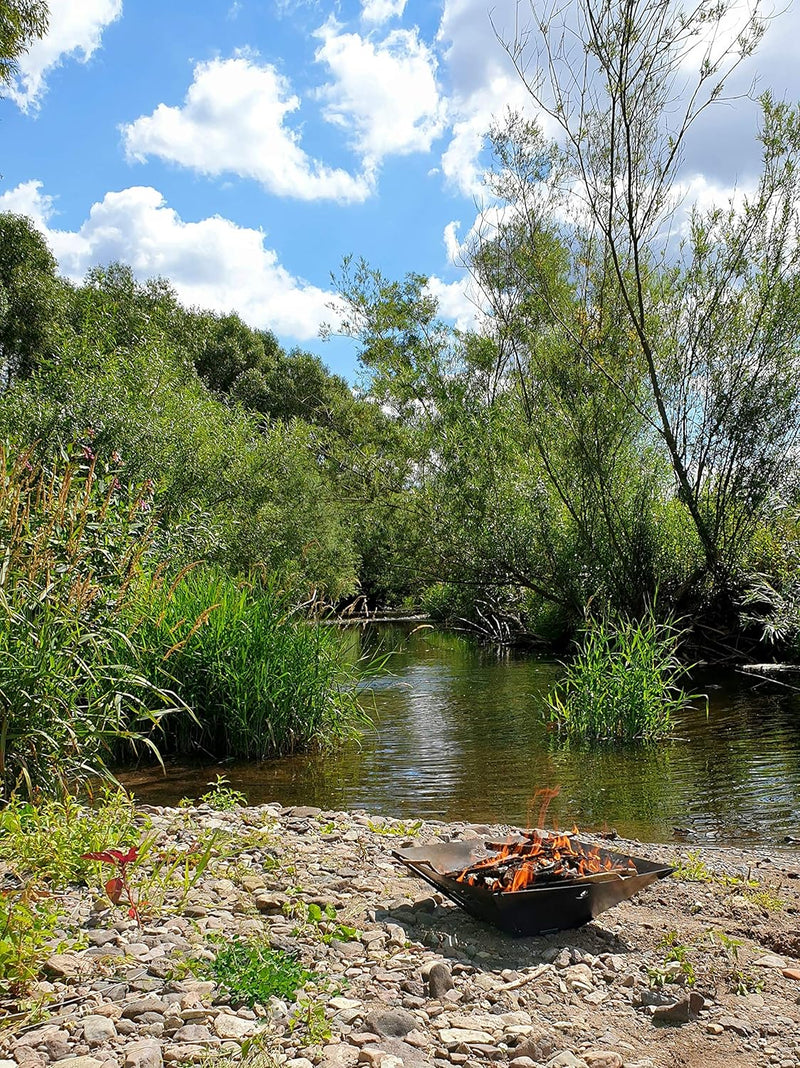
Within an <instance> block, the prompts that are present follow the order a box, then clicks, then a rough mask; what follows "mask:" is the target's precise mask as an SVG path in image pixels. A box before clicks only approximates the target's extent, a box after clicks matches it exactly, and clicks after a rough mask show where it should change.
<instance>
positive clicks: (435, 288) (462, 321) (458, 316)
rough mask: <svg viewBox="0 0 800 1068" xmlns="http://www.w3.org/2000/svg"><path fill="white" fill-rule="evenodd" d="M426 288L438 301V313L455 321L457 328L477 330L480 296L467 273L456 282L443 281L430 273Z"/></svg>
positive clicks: (481, 317)
mask: <svg viewBox="0 0 800 1068" xmlns="http://www.w3.org/2000/svg"><path fill="white" fill-rule="evenodd" d="M427 290H428V292H429V293H430V294H431V296H432V297H435V298H436V300H438V302H439V315H441V317H442V318H443V319H449V320H450V321H451V322H453V323H455V325H456V327H457V328H458V329H459V330H479V329H480V326H481V322H482V320H483V315H482V314H481V310H480V297H479V294H478V292H477V289H476V287H475V284H474V283H473V282H472V279H471V278H470V276H469V275H468V274H465V275H464V276H463V278H460V279H459V280H458V281H456V282H443V281H442V279H441V278H438V277H437V276H436V275H432V276H431V277H430V278H429V279H428V285H427Z"/></svg>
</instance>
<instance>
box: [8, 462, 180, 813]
mask: <svg viewBox="0 0 800 1068" xmlns="http://www.w3.org/2000/svg"><path fill="white" fill-rule="evenodd" d="M149 492H150V487H144V488H142V489H141V490H127V489H125V488H124V487H122V486H121V484H120V483H119V481H118V480H117V478H116V475H115V474H114V473H113V471H111V470H110V469H107V468H102V469H101V468H100V467H99V466H98V464H97V461H96V458H95V457H94V455H93V454H92V452H91V449H90V448H89V447H88V446H85V447H84V448H82V449H80V450H78V452H77V456H73V457H69V456H64V457H62V458H61V459H60V460H59V461H57V462H55V463H54V464H53V465H43V464H40V463H37V462H36V461H35V460H34V458H33V453H32V451H30V452H26V453H23V454H22V455H13V454H11V455H9V454H7V453H6V451H5V450H4V449H3V448H2V446H0V554H1V557H0V799H7V798H8V797H9V796H11V794H13V793H14V792H15V791H19V790H22V791H23V792H24V793H26V794H27V795H29V796H36V795H38V794H53V793H58V792H60V791H63V790H64V789H66V788H67V786H68V785H70V784H72V783H75V782H76V781H79V780H82V779H85V778H86V777H88V776H90V775H94V774H98V773H103V772H104V771H105V766H106V760H107V758H108V757H109V755H111V753H112V751H113V750H115V749H117V748H118V746H119V743H120V741H121V740H123V739H124V740H125V741H126V742H128V743H130V744H133V745H136V744H137V743H138V744H151V742H150V738H149V737H148V735H149V731H150V729H151V728H152V726H153V724H154V723H156V722H157V720H158V718H159V717H160V716H161V715H162V714H164V713H165V712H167V711H170V710H172V709H174V708H176V707H180V700H179V699H178V698H177V697H176V695H175V694H174V693H172V692H171V690H170V688H169V687H168V686H165V685H164V679H163V677H162V678H160V679H159V678H158V676H157V675H153V676H152V677H151V678H149V679H146V678H144V677H143V676H142V675H141V674H140V673H139V672H138V671H137V670H136V668H135V663H134V661H135V657H131V656H125V657H122V658H120V657H119V656H117V655H116V654H117V650H118V649H119V648H121V646H122V645H123V644H124V643H123V642H121V641H120V640H119V637H120V636H119V635H118V634H117V632H116V629H115V628H116V621H117V616H118V610H119V606H120V605H121V604H122V603H124V601H125V598H126V597H127V594H128V590H129V587H130V583H131V580H132V577H133V576H134V575H135V574H136V572H137V570H138V569H139V568H140V566H141V559H142V556H143V555H144V554H145V552H146V550H147V546H148V538H149V527H150V520H149V519H148V518H147V510H148V509H149V507H150V504H149Z"/></svg>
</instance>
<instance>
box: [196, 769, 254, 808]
mask: <svg viewBox="0 0 800 1068" xmlns="http://www.w3.org/2000/svg"><path fill="white" fill-rule="evenodd" d="M206 785H207V786H210V787H211V789H210V790H208V791H206V793H204V794H203V795H202V796H201V798H200V800H201V801H202V802H203V804H205V805H210V806H211V807H212V808H217V809H219V810H220V812H232V811H233V809H236V808H244V806H245V805H246V804H247V796H246V794H243V793H242V791H241V790H232V789H231V786H230V779H227V778H226V777H225V776H224V775H217V777H216V779H215V780H214V782H210V783H207V784H206Z"/></svg>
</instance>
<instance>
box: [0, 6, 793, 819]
mask: <svg viewBox="0 0 800 1068" xmlns="http://www.w3.org/2000/svg"><path fill="white" fill-rule="evenodd" d="M0 16H2V18H0V26H2V36H0V49H1V50H2V57H0V58H1V59H2V67H1V68H0V70H1V72H2V73H0V82H2V81H4V80H7V79H8V78H9V77H10V76H11V73H12V72H13V69H14V64H15V62H16V60H17V59H18V57H19V55H21V54H22V52H23V51H24V50H25V48H26V47H28V46H29V45H30V43H31V42H32V41H33V40H34V39H35V38H36V37H37V36H40V35H41V34H42V33H43V32H44V29H45V27H46V24H47V5H46V3H43V2H36V3H23V4H21V3H19V2H18V0H0ZM729 16H730V18H729ZM559 18H560V19H561V20H562V22H563V25H562V27H561V29H562V30H563V29H564V27H565V26H568V27H569V32H568V33H566V32H560V31H559V29H558V25H559V20H555V21H553V22H546V23H543V24H541V25H539V23H538V22H536V20H535V19H534V25H536V26H537V27H538V30H537V33H538V40H539V46H540V52H539V53H538V54H537V53H536V52H535V48H534V39H535V37H536V35H527V34H526V35H523V36H521V37H520V38H519V39H517V40H509V41H506V42H504V44H505V47H506V50H507V52H508V54H509V56H510V58H511V60H512V62H513V63H514V65H515V66H516V68H517V70H518V71H519V74H520V77H521V78H522V80H523V83H524V85H525V87H526V89H527V91H528V92H529V94H530V96H531V98H532V101H533V103H534V104H535V105H536V107H537V108H539V109H541V110H543V111H544V112H545V113H547V114H548V115H549V116H550V119H551V120H552V122H551V128H553V129H556V128H558V129H560V131H561V137H560V139H559V140H558V141H557V142H556V141H549V140H548V139H547V138H546V137H545V136H544V134H543V133H542V131H541V130H540V129H539V128H538V127H537V126H536V125H535V124H532V123H531V122H530V121H528V120H527V119H526V118H525V117H524V116H521V115H519V114H509V115H507V117H506V120H505V121H504V122H503V123H501V124H499V125H498V126H496V127H495V129H494V130H493V131H492V133H491V137H490V145H491V148H492V150H493V154H494V166H493V169H492V170H491V172H490V174H489V176H488V178H487V182H488V184H487V194H488V195H489V196H491V198H492V199H493V203H494V206H495V208H496V209H497V210H496V211H495V212H493V213H491V214H490V215H489V216H486V217H485V218H484V220H483V224H482V225H478V226H476V228H475V229H474V231H473V237H472V238H471V239H470V241H469V242H467V246H466V247H465V248H464V250H463V251H464V260H465V266H466V267H467V268H468V270H469V272H470V274H471V277H472V282H473V284H474V286H475V292H476V294H477V296H478V304H479V307H480V309H481V313H480V318H481V322H480V324H479V328H476V330H475V331H472V332H465V331H461V330H457V329H454V328H453V327H451V326H450V325H448V324H447V323H446V322H444V321H443V320H442V318H441V317H440V315H439V309H438V306H437V301H436V299H435V298H434V297H433V296H432V295H431V293H430V292H429V290H428V289H427V288H426V280H425V279H424V278H423V277H421V276H418V275H410V276H408V277H407V278H405V279H404V280H401V281H392V280H388V279H386V278H384V277H383V276H382V275H381V273H380V271H378V270H375V269H373V268H371V267H370V266H369V265H368V264H366V263H364V262H363V261H359V260H354V259H352V258H348V259H347V260H346V261H345V262H344V264H343V267H342V271H341V274H340V276H339V279H338V294H339V296H338V303H337V307H336V309H335V310H336V326H335V329H337V330H340V331H342V332H343V333H345V334H347V335H349V336H350V337H352V338H354V339H355V341H356V343H357V344H358V347H359V350H360V362H361V367H362V370H363V376H362V380H361V382H360V385H359V387H358V388H357V389H352V388H350V387H349V386H348V384H347V383H345V382H344V381H343V380H342V379H340V378H338V377H336V376H335V375H332V374H330V373H329V372H328V371H327V370H326V369H325V368H324V366H323V365H322V363H321V362H320V361H319V360H318V359H316V358H315V357H313V356H310V355H309V354H308V353H304V352H302V351H299V350H293V351H291V352H286V351H284V350H283V349H282V348H281V346H280V345H279V344H278V342H277V340H276V338H275V337H274V335H273V334H272V333H270V332H269V331H267V330H256V329H252V328H250V327H248V326H247V325H246V324H245V323H244V322H243V321H242V320H241V319H240V318H239V317H238V316H237V315H235V314H227V315H220V314H217V313H212V312H208V311H204V310H202V309H197V308H193V309H186V308H184V307H183V306H182V305H181V304H180V302H179V301H178V299H177V296H176V294H175V292H174V290H173V289H172V288H171V286H170V284H169V281H168V280H164V279H151V280H149V281H144V282H143V281H140V280H137V279H136V278H135V277H134V274H133V272H132V271H131V270H130V269H129V268H128V267H126V266H124V265H120V264H112V265H108V266H103V267H97V268H95V269H93V270H92V271H91V272H90V273H89V274H88V276H87V277H86V279H85V281H84V282H83V283H82V284H73V283H71V282H68V281H66V280H64V279H63V278H61V277H60V276H59V274H58V271H57V266H56V262H55V260H54V258H53V256H52V254H51V252H50V250H49V249H48V247H47V245H46V242H45V241H44V239H43V237H42V236H41V234H40V233H39V232H38V230H37V229H36V227H35V225H34V223H33V222H32V221H31V220H29V219H27V218H24V217H22V216H18V215H13V214H3V215H0V365H1V368H2V369H1V372H0V382H1V384H2V394H1V395H0V440H2V441H4V443H5V444H4V447H3V453H2V457H1V458H0V478H1V479H2V485H0V537H1V538H2V550H3V562H2V567H1V568H0V596H2V617H1V618H0V784H1V785H2V790H3V798H4V799H5V800H7V799H8V798H9V797H10V796H12V795H13V794H14V793H15V792H19V791H22V792H23V793H25V794H27V795H28V796H30V797H36V796H38V795H39V794H42V793H47V792H52V791H61V790H63V789H65V788H67V787H68V786H70V785H73V784H76V783H79V782H80V781H82V780H85V779H87V778H88V777H90V776H92V775H95V774H96V773H97V772H104V770H105V769H107V768H108V766H109V764H110V763H113V762H115V761H119V760H124V759H128V758H130V756H131V755H132V754H134V755H136V754H140V755H141V754H145V755H147V754H149V755H150V756H152V757H158V756H160V755H162V754H163V753H170V752H180V753H187V752H197V753H206V754H211V755H214V756H228V755H239V756H243V757H252V758H258V757H264V756H269V755H274V754H277V753H283V752H288V751H291V750H292V749H295V748H298V747H302V746H307V745H310V744H314V743H316V742H323V741H330V740H335V739H337V738H339V737H341V736H343V735H344V734H346V733H347V732H348V731H350V730H352V729H353V728H354V727H357V726H358V723H359V721H360V720H361V719H363V712H362V711H361V708H360V705H359V702H358V698H357V688H358V679H359V676H360V666H359V665H355V664H352V663H351V662H350V661H349V659H348V654H347V651H346V649H345V648H344V647H343V646H342V645H341V643H340V641H339V639H338V638H337V636H336V634H335V632H334V630H333V629H332V628H331V629H329V630H328V629H324V628H321V627H320V626H318V625H317V624H316V622H315V619H314V617H315V615H319V613H320V611H321V610H323V609H337V608H338V609H342V608H345V607H346V606H347V605H349V604H352V603H353V601H354V599H358V598H363V600H364V602H365V603H367V604H368V605H371V606H375V605H380V604H393V605H404V606H406V607H408V608H422V609H424V610H427V611H428V612H430V613H431V614H432V615H433V617H434V619H435V620H437V621H440V622H444V623H449V624H456V625H459V626H463V627H468V628H471V629H472V630H473V631H475V632H477V633H480V634H482V635H483V636H485V637H487V638H489V639H490V640H493V641H496V642H503V643H510V642H520V641H525V642H528V643H532V644H537V643H538V644H539V645H541V646H546V647H549V648H555V649H560V650H564V649H565V648H566V649H568V648H570V643H571V641H572V640H573V639H574V638H575V636H576V635H580V634H581V633H582V628H584V626H587V629H586V631H585V640H584V646H583V650H582V652H581V653H580V655H579V657H578V659H576V661H575V663H574V665H573V666H572V667H571V668H570V670H569V673H568V675H567V676H566V679H565V683H564V687H563V688H562V689H561V691H559V692H558V693H556V694H554V696H553V698H552V701H551V712H552V715H553V719H554V722H556V723H557V724H559V725H560V726H561V728H562V730H561V733H562V734H563V735H567V736H569V735H575V734H578V733H579V734H582V735H584V736H587V737H590V738H594V739H603V738H614V739H622V738H628V739H630V738H634V739H636V738H642V737H654V736H656V735H658V734H660V733H663V732H665V731H666V730H667V729H668V727H669V722H670V718H671V715H672V712H673V711H674V710H675V709H676V708H677V707H679V706H680V704H681V703H682V702H683V701H684V700H685V698H684V696H682V694H681V693H680V691H679V686H678V682H679V680H678V676H679V670H678V666H677V662H676V659H675V657H676V655H678V653H680V654H681V655H683V650H679V649H678V648H677V645H676V642H677V637H678V634H677V631H675V630H674V629H670V623H669V620H672V619H679V620H684V621H686V622H685V624H681V625H682V626H684V625H685V627H686V634H685V635H684V645H685V646H686V647H692V646H693V647H694V648H695V649H701V650H702V654H703V655H704V656H706V657H708V656H711V657H715V656H716V657H720V658H730V657H734V658H746V657H749V656H763V655H764V654H765V650H766V651H767V652H768V653H769V652H778V653H780V655H782V656H784V657H787V658H796V657H797V655H798V652H799V651H800V582H799V581H798V575H800V571H798V553H799V552H800V541H799V540H798V529H800V527H799V526H798V522H797V519H798V504H800V500H799V498H798V485H800V482H798V477H797V475H798V468H797V462H798V455H800V453H798V449H797V444H798V439H799V438H800V351H799V348H798V337H800V301H798V299H797V292H798V287H799V286H800V271H799V270H798V268H799V267H800V243H798V241H797V240H796V234H797V232H798V230H800V196H798V182H799V181H800V177H799V176H800V166H798V164H800V159H798V156H800V112H798V110H797V109H795V108H793V107H791V106H790V105H788V104H784V103H780V102H777V101H776V100H775V99H774V98H773V97H772V96H771V95H770V94H769V93H765V94H763V95H762V96H761V97H760V99H759V106H760V109H761V130H760V133H759V139H760V142H761V146H762V157H763V158H762V163H763V166H762V171H761V175H760V177H759V179H758V181H757V182H756V184H755V187H754V192H752V193H751V194H749V195H743V196H742V198H740V201H736V202H733V201H732V202H731V203H730V204H728V205H725V206H722V207H716V208H713V209H709V210H701V209H700V208H693V209H691V211H690V212H689V214H688V215H687V217H686V222H685V227H684V233H685V236H684V239H683V241H682V243H681V244H680V245H678V244H676V243H675V242H674V241H673V240H672V238H671V237H670V235H671V234H672V233H673V227H672V225H671V224H672V223H673V222H674V213H675V211H676V208H677V201H678V192H679V178H680V172H679V167H680V163H681V159H682V153H683V150H684V147H685V146H686V144H687V143H688V139H689V137H690V136H691V135H692V133H693V131H694V129H695V126H696V124H697V123H698V121H699V120H700V117H701V116H705V115H706V113H709V114H711V113H713V109H714V107H716V106H718V104H719V101H720V98H721V97H722V96H723V93H724V86H725V83H726V79H728V78H729V77H733V76H734V75H735V73H736V70H737V68H738V66H739V64H740V63H741V62H742V60H743V59H744V58H746V57H748V56H750V55H752V54H753V53H754V52H755V51H756V50H757V47H758V43H759V40H760V38H761V36H762V34H763V29H764V23H763V19H762V18H761V17H760V12H759V10H758V8H757V7H756V8H755V9H752V10H750V9H748V10H746V11H741V12H740V11H739V10H738V8H737V9H735V10H732V11H729V10H728V6H727V5H726V4H724V3H723V4H717V3H714V2H711V0H700V2H699V3H698V4H697V5H695V6H694V7H692V8H691V9H686V10H683V9H681V13H680V17H677V16H676V15H675V12H674V11H673V6H672V5H670V4H668V3H666V0H629V2H627V3H625V4H623V5H617V4H613V3H610V2H606V0H572V3H571V4H568V5H567V7H565V8H564V9H563V11H562V12H561V13H560V15H559ZM730 19H733V22H731V21H730ZM736 19H739V21H738V23H737V22H736ZM726 20H728V21H726ZM734 24H735V27H736V28H735V30H734V31H733V36H732V37H730V39H729V46H728V47H721V48H718V49H717V51H715V52H714V53H713V57H712V55H711V53H709V54H708V55H706V56H705V57H703V56H700V58H699V59H698V58H697V57H696V56H695V53H694V51H693V50H694V49H696V47H697V41H698V39H700V40H706V39H713V40H715V41H716V40H717V37H716V36H715V34H714V32H712V31H713V30H714V28H715V27H716V28H718V29H720V28H722V27H724V28H725V33H728V32H729V30H730V27H731V26H732V25H734ZM726 39H728V38H726ZM570 42H573V43H574V44H575V47H576V48H578V52H576V53H574V54H573V53H571V52H570V51H569V49H570V47H572V46H571V44H570ZM716 47H717V46H716V45H715V48H716ZM701 52H702V48H701ZM541 55H548V56H549V57H550V62H549V64H548V65H547V67H546V70H545V71H544V74H546V75H547V76H546V77H544V76H543V77H542V78H540V77H539V76H538V75H537V76H536V77H534V76H533V70H534V67H535V64H536V62H538V57H540V56H541ZM587 57H588V58H587ZM578 59H580V62H577V60H578ZM576 63H577V65H576ZM692 64H694V68H695V70H696V73H695V75H694V81H693V82H692V81H691V77H690V75H689V74H688V71H689V70H690V69H691V67H692ZM573 69H574V70H580V71H581V72H582V74H581V77H582V78H583V81H582V83H580V85H578V84H576V85H575V86H574V88H575V90H576V91H575V92H570V93H569V94H565V92H564V85H563V83H562V82H560V81H559V78H569V77H570V75H569V73H568V72H569V71H570V70H573ZM548 72H549V73H548ZM687 78H688V79H689V81H688V82H687V81H686V79H687ZM576 193H577V200H576ZM578 202H579V203H580V204H581V205H582V208H581V210H580V211H578V210H577V209H576V204H577V203H578ZM656 593H657V594H658V596H657V598H656ZM654 605H657V609H654V608H653V607H652V606H654ZM587 619H588V620H589V622H588V625H587V624H586V621H587ZM602 621H606V622H605V623H603V622H602ZM608 621H617V622H615V623H612V624H609V623H608ZM609 626H611V628H612V629H611V630H609ZM645 636H647V641H646V642H645ZM623 638H624V639H625V640H626V641H628V642H629V644H630V645H631V647H634V646H635V647H637V648H638V652H637V654H636V655H637V657H638V659H636V665H637V666H636V670H635V671H632V670H630V669H629V670H628V671H627V672H625V678H624V679H623V677H622V673H621V671H620V664H621V663H622V661H623V660H624V655H623V652H622V645H621V642H622V640H623ZM647 643H649V646H648V648H649V649H650V652H648V653H647V655H643V656H641V657H639V653H641V652H642V651H643V650H644V648H645V645H646V644H647ZM601 652H602V656H600V653H601ZM630 663H631V664H633V661H631V662H630ZM634 675H635V676H636V679H638V680H639V681H637V682H636V684H635V685H634V682H633V680H634ZM623 682H624V685H622V683H623ZM634 690H636V693H633V691H634ZM601 697H602V700H601V699H600V698H601Z"/></svg>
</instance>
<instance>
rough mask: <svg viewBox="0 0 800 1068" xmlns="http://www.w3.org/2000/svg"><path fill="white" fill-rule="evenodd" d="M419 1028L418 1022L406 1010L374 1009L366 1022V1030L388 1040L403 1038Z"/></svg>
mask: <svg viewBox="0 0 800 1068" xmlns="http://www.w3.org/2000/svg"><path fill="white" fill-rule="evenodd" d="M416 1026H417V1020H416V1018H415V1017H414V1016H412V1015H411V1013H410V1012H406V1011H405V1009H373V1010H372V1012H371V1013H370V1014H369V1015H368V1016H367V1017H366V1019H365V1020H364V1030H365V1031H372V1033H373V1034H374V1035H381V1036H382V1037H383V1036H385V1037H387V1038H402V1037H403V1036H404V1035H407V1034H408V1032H409V1031H413V1030H414V1028H415V1027H416Z"/></svg>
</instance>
